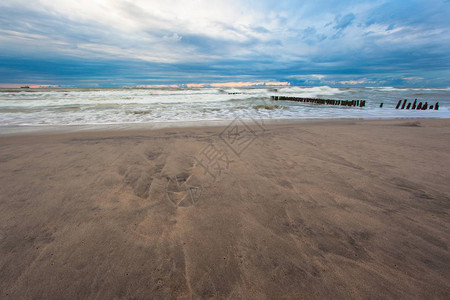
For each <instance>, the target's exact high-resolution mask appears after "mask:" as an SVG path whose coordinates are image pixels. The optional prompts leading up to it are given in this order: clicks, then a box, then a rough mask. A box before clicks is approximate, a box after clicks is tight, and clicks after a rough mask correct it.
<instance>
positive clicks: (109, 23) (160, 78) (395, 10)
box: [0, 0, 450, 87]
mask: <svg viewBox="0 0 450 300" xmlns="http://www.w3.org/2000/svg"><path fill="white" fill-rule="evenodd" d="M449 16H450V0H427V1H420V0H417V1H413V0H411V1H404V0H396V1H386V0H370V1H365V0H358V1H353V0H341V1H331V0H314V1H309V0H305V1H301V0H286V1H284V0H277V1H275V0H249V1H239V0H226V1H225V0H223V1H222V0H185V1H179V0H164V1H163V0H145V1H144V0H133V1H131V0H78V1H75V0H58V1H55V0H35V1H30V0H23V1H22V0H2V1H1V2H0V87H10V86H11V87H12V86H20V85H30V86H49V87H51V86H67V87H137V86H139V87H152V86H155V87H157V86H166V85H174V86H188V85H191V86H207V85H224V86H228V85H233V84H236V85H240V86H245V85H251V84H252V83H255V84H258V85H264V84H267V85H276V84H280V85H281V84H283V85H286V84H290V85H296V86H319V85H328V86H446V87H448V86H450V55H449V53H450V51H449V49H450V34H449V31H450V18H449Z"/></svg>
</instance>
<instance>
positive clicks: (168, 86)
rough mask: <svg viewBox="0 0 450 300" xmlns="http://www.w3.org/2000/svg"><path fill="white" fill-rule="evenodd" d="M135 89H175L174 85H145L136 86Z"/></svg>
mask: <svg viewBox="0 0 450 300" xmlns="http://www.w3.org/2000/svg"><path fill="white" fill-rule="evenodd" d="M136 87H137V88H145V89H161V88H177V87H178V85H176V84H145V85H138V86H136Z"/></svg>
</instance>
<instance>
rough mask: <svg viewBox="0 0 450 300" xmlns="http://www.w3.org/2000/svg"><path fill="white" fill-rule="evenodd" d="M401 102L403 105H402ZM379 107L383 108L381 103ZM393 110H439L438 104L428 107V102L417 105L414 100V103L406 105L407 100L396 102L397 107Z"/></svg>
mask: <svg viewBox="0 0 450 300" xmlns="http://www.w3.org/2000/svg"><path fill="white" fill-rule="evenodd" d="M402 102H403V103H402ZM380 107H383V103H381V104H380ZM395 109H415V110H427V109H434V110H439V102H436V104H435V105H431V104H430V105H429V106H428V102H425V103H423V104H422V102H419V104H417V99H414V102H413V103H411V102H409V103H408V100H407V99H404V100H401V99H400V100H398V103H397V106H396V107H395Z"/></svg>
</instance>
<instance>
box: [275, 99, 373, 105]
mask: <svg viewBox="0 0 450 300" xmlns="http://www.w3.org/2000/svg"><path fill="white" fill-rule="evenodd" d="M271 99H272V100H274V101H278V100H284V101H296V102H304V103H313V104H321V105H338V106H355V107H365V106H366V100H333V99H320V98H303V97H286V96H271Z"/></svg>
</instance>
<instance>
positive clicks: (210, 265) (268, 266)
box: [0, 120, 450, 299]
mask: <svg viewBox="0 0 450 300" xmlns="http://www.w3.org/2000/svg"><path fill="white" fill-rule="evenodd" d="M234 125H237V126H238V127H237V128H234V127H233V126H234ZM250 129H251V130H250ZM237 132H238V133H239V134H240V135H236V133H237ZM449 149H450V120H394V121H335V122H309V123H295V124H284V125H270V126H269V125H265V126H263V127H260V126H253V127H251V128H249V127H246V126H245V125H244V124H243V123H240V121H239V120H237V121H236V123H234V124H232V127H230V128H223V127H202V128H177V129H165V130H154V131H150V130H147V131H146V130H140V131H109V132H80V133H70V134H53V135H38V134H35V135H29V136H24V135H22V136H3V137H0V184H1V185H0V298H1V299H31V298H33V299H34V298H43V299H63V298H65V299H67V298H78V299H80V298H100V299H113V298H126V299H128V298H137V299H142V298H171V299H172V298H180V299H198V298H208V297H215V298H232V299H235V298H243V299H279V298H331V297H333V298H361V297H363V298H404V299H410V298H441V299H444V298H447V299H448V298H449V297H450V281H449V278H450V253H449V241H450V230H449V211H450V210H449V208H450V151H449ZM208 159H210V160H209V161H208ZM207 171H208V172H210V173H208V172H207Z"/></svg>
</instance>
